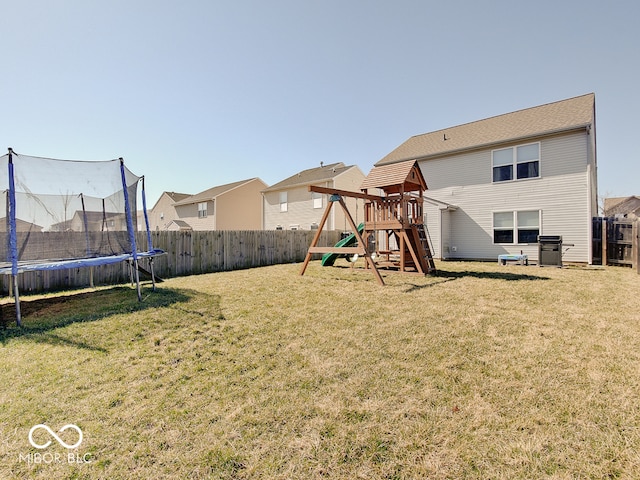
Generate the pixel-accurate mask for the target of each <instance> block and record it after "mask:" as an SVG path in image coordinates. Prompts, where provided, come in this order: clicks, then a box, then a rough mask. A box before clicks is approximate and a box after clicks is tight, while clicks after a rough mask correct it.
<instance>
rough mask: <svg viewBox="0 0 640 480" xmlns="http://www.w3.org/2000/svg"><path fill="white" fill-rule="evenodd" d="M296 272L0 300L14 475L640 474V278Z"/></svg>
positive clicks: (549, 272)
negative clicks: (18, 322) (19, 317)
mask: <svg viewBox="0 0 640 480" xmlns="http://www.w3.org/2000/svg"><path fill="white" fill-rule="evenodd" d="M337 263H340V262H337ZM300 266H301V265H300V264H289V265H277V266H271V267H264V268H257V269H250V270H240V271H233V272H224V273H214V274H207V275H201V276H193V277H183V278H175V279H170V280H167V281H165V282H164V283H161V284H159V285H158V287H159V288H158V291H157V292H152V291H151V288H150V286H148V285H145V287H144V291H143V296H144V301H143V302H142V303H138V301H137V298H136V294H135V290H134V289H132V288H130V287H129V286H119V287H112V288H100V289H97V290H94V291H88V290H87V291H76V292H66V293H58V294H51V295H45V296H33V297H28V296H26V297H23V303H22V307H23V323H24V327H23V328H22V329H18V328H17V327H15V322H13V323H12V322H11V321H10V319H11V316H12V314H13V313H12V310H13V307H12V303H11V302H10V300H9V299H8V298H4V299H3V310H4V312H3V313H4V320H5V323H6V325H5V327H4V329H2V330H0V365H1V366H2V368H1V370H0V385H2V388H1V389H0V478H3V479H5V478H6V479H9V478H19V479H22V478H42V479H52V478H56V479H58V478H69V479H72V478H73V479H75V478H79V479H82V478H87V479H97V478H104V479H127V480H128V479H152V478H153V479H163V478H166V479H174V478H176V479H254V478H260V479H323V478H331V479H345V480H346V479H349V480H351V479H357V478H363V479H414V478H415V479H425V478H428V479H461V478H465V479H489V478H491V479H540V478H553V479H577V478H580V479H602V478H629V479H631V478H640V275H638V274H637V273H636V272H635V271H632V270H631V269H626V268H613V267H608V268H595V267H593V268H591V267H568V268H563V269H556V268H538V267H533V266H529V267H523V266H515V265H509V266H499V265H497V264H494V263H475V262H441V263H437V266H438V268H439V272H438V274H437V275H435V276H428V277H424V276H418V275H407V274H397V273H385V272H383V276H384V279H385V282H386V284H387V285H386V286H380V285H378V283H377V281H376V279H375V278H374V276H373V275H372V274H371V273H370V272H366V271H363V270H358V269H356V270H352V269H350V268H349V267H347V264H346V262H344V264H343V266H339V267H329V268H323V267H321V266H320V264H319V262H312V263H311V265H310V266H309V268H308V269H307V272H306V273H305V275H304V276H300V275H299V270H300ZM70 424H71V425H73V426H74V427H75V428H74V427H68V428H66V429H63V427H64V426H66V425H70ZM38 425H44V426H46V427H47V428H48V429H50V430H47V428H45V427H44V426H41V427H37V426H38ZM34 427H36V428H34ZM61 430H62V431H61ZM80 433H81V434H82V437H80ZM79 440H82V441H81V442H80V443H79V445H77V446H74V444H77V443H78V441H79ZM49 441H50V442H51V443H50V444H49V445H47V446H45V445H46V444H47V442H49ZM39 447H42V448H39ZM67 447H71V448H67Z"/></svg>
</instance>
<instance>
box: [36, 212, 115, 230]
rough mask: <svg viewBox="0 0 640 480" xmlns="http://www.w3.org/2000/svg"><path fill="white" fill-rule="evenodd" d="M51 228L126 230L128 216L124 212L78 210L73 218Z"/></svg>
mask: <svg viewBox="0 0 640 480" xmlns="http://www.w3.org/2000/svg"><path fill="white" fill-rule="evenodd" d="M49 230H50V231H52V232H68V231H72V232H85V231H88V232H101V231H110V232H115V231H126V230H127V217H126V216H125V214H124V213H114V212H82V211H81V210H76V211H75V212H74V214H73V217H71V220H65V221H62V222H59V223H54V224H52V225H51V227H50V228H49Z"/></svg>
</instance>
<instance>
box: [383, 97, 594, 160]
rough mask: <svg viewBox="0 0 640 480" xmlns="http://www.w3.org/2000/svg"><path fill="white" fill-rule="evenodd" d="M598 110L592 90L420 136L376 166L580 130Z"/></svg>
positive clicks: (585, 126)
mask: <svg viewBox="0 0 640 480" xmlns="http://www.w3.org/2000/svg"><path fill="white" fill-rule="evenodd" d="M594 112H595V95H594V94H593V93H590V94H587V95H583V96H580V97H575V98H570V99H568V100H562V101H559V102H554V103H549V104H545V105H540V106H537V107H533V108H528V109H525V110H519V111H516V112H512V113H507V114H504V115H499V116H496V117H491V118H487V119H484V120H479V121H476V122H472V123H467V124H464V125H458V126H455V127H450V128H446V129H442V130H437V131H435V132H430V133H425V134H422V135H416V136H414V137H411V138H410V139H409V140H407V141H406V142H404V143H403V144H402V145H400V146H399V147H398V148H396V149H395V150H393V151H392V152H391V153H389V154H388V155H387V156H385V157H384V158H383V159H382V160H380V161H379V162H377V163H376V166H379V165H385V164H389V163H396V162H401V161H404V160H410V159H427V158H430V157H438V156H443V155H450V154H454V153H459V152H463V151H467V150H471V149H475V148H481V147H485V148H488V147H490V146H493V145H499V144H502V143H507V142H515V141H521V140H524V139H528V138H535V137H537V136H544V135H551V134H557V133H561V132H568V131H572V130H577V129H589V128H592V126H593V123H594V116H595V113H594Z"/></svg>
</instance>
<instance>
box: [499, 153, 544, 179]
mask: <svg viewBox="0 0 640 480" xmlns="http://www.w3.org/2000/svg"><path fill="white" fill-rule="evenodd" d="M491 160H492V166H493V181H494V183H495V182H506V181H509V180H523V179H525V178H537V177H539V176H540V144H539V143H529V144H527V145H520V146H517V147H509V148H501V149H500V150H494V151H493V152H491Z"/></svg>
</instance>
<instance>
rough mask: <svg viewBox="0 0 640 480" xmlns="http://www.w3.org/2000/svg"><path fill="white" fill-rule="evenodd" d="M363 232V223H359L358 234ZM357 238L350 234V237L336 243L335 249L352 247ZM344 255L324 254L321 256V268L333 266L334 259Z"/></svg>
mask: <svg viewBox="0 0 640 480" xmlns="http://www.w3.org/2000/svg"><path fill="white" fill-rule="evenodd" d="M363 231H364V222H363V223H361V224H360V225H358V233H360V234H362V232H363ZM357 240H358V239H357V238H356V236H355V234H354V233H352V234H351V235H349V236H348V237H346V238H343V239H342V240H340V241H339V242H338V243H336V245H335V246H336V247H350V246H352V245H354V244H355V243H356V242H357ZM344 256H345V255H344V254H340V253H325V254H324V255H323V256H322V266H323V267H330V266H332V265H333V264H334V262H335V261H336V259H338V258H340V257H344Z"/></svg>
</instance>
